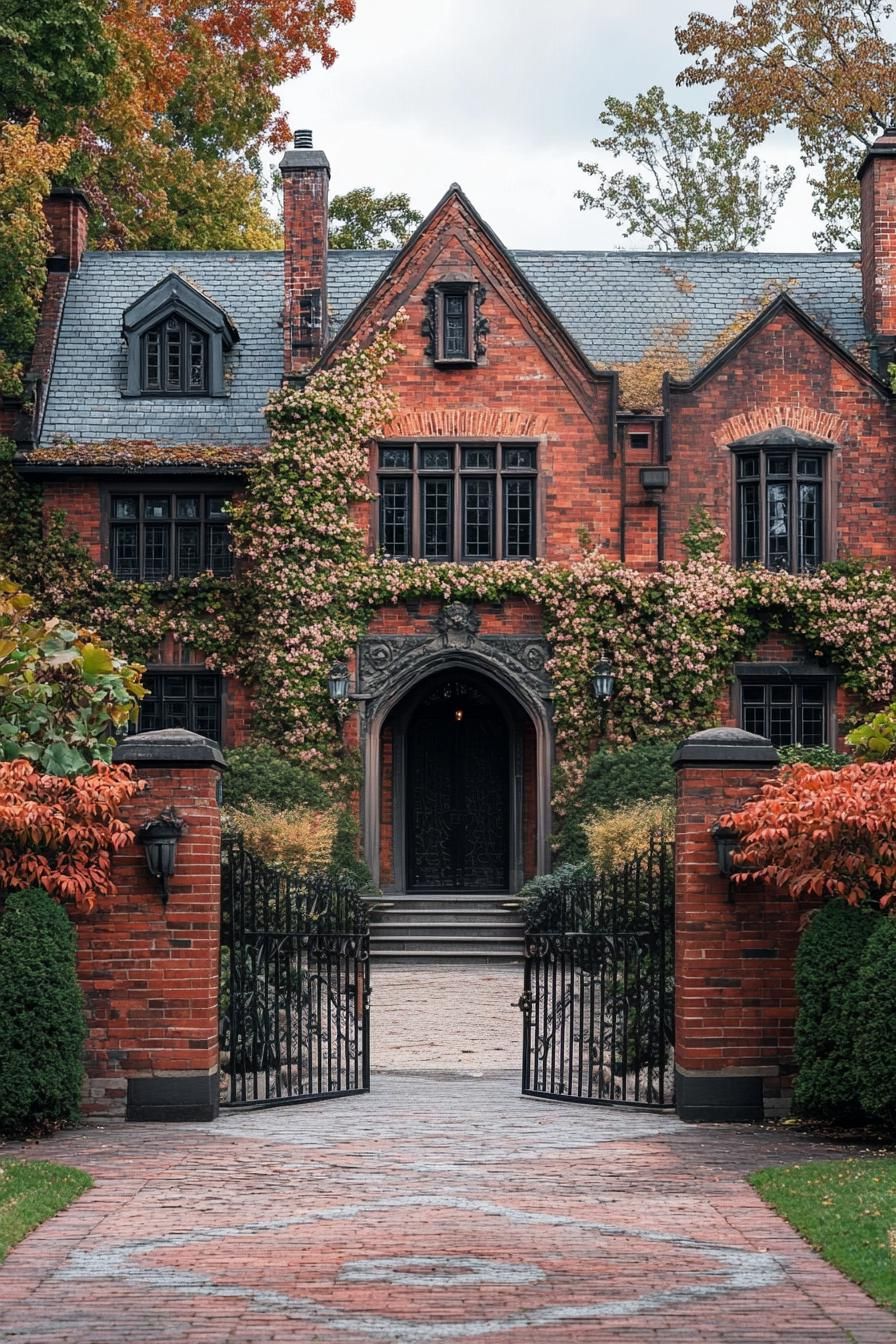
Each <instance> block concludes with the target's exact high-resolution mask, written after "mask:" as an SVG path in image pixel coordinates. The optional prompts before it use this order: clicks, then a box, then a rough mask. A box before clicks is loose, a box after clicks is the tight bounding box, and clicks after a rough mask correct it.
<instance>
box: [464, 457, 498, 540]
mask: <svg viewBox="0 0 896 1344" xmlns="http://www.w3.org/2000/svg"><path fill="white" fill-rule="evenodd" d="M463 487H464V516H463V543H464V556H465V557H466V558H467V559H469V560H488V559H490V558H491V557H492V555H493V554H494V515H495V483H494V481H492V480H490V479H489V478H488V477H484V478H481V479H480V478H477V477H473V478H471V479H469V480H465V481H464V483H463Z"/></svg>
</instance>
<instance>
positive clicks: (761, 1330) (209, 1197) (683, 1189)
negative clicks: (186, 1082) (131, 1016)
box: [0, 981, 896, 1344]
mask: <svg viewBox="0 0 896 1344" xmlns="http://www.w3.org/2000/svg"><path fill="white" fill-rule="evenodd" d="M430 989H431V992H432V995H433V997H436V994H435V990H436V987H435V984H434V982H430ZM380 990H381V993H384V992H385V984H384V982H382V981H381V982H380ZM495 993H496V995H497V991H495ZM496 1001H497V1000H496ZM471 1005H472V998H471V997H470V996H469V995H468V997H467V1001H466V1007H467V1008H468V1009H470V1010H471V1011H472V1008H471ZM463 1006H464V1005H463V1004H456V1007H455V1011H456V1012H458V1013H459V1012H460V1011H461V1009H462V1008H463ZM473 1015H474V1017H475V1013H474V1014H473ZM443 1020H444V1021H445V1026H446V1038H447V1039H449V1041H450V1039H451V1036H452V1033H451V1031H450V1030H448V1029H447V1028H448V1027H449V1022H448V1020H447V1018H446V1019H443ZM476 1030H477V1032H478V1028H477V1029H476ZM474 1034H476V1033H474ZM451 1049H455V1046H451ZM393 1059H399V1060H400V1055H399V1054H398V1052H397V1048H396V1050H395V1051H393ZM446 1062H449V1063H450V1061H446ZM436 1063H439V1061H438V1059H437V1060H436ZM4 1151H7V1152H12V1151H16V1150H15V1149H14V1148H13V1147H12V1146H9V1147H8V1148H7V1149H6V1150H4ZM27 1155H28V1156H34V1157H44V1158H50V1159H54V1160H58V1161H65V1162H70V1163H73V1164H75V1165H78V1166H82V1167H84V1168H86V1169H87V1170H88V1171H90V1172H92V1174H93V1175H94V1177H95V1179H96V1182H97V1184H96V1187H95V1189H94V1190H93V1191H91V1192H90V1193H88V1194H87V1195H86V1196H85V1197H84V1198H83V1199H81V1200H80V1201H79V1202H78V1203H77V1204H75V1205H74V1206H73V1207H72V1208H71V1209H70V1210H68V1211H67V1212H65V1213H62V1214H60V1215H58V1216H57V1217H56V1218H54V1219H52V1220H51V1221H50V1222H49V1223H47V1224H45V1225H44V1226H43V1227H42V1228H40V1229H39V1230H38V1231H37V1232H36V1233H34V1234H33V1235H32V1236H31V1237H29V1238H28V1239H27V1240H26V1241H25V1242H24V1243H22V1244H21V1245H20V1246H19V1247H17V1248H16V1249H15V1250H14V1251H12V1253H11V1254H10V1256H9V1258H8V1260H7V1262H6V1264H5V1265H4V1267H3V1268H2V1269H0V1340H3V1341H16V1342H17V1344H25V1342H26V1341H27V1344H157V1342H158V1341H162V1342H164V1344H237V1341H239V1344H284V1342H285V1341H290V1344H292V1341H302V1344H304V1342H305V1341H308V1342H309V1344H312V1342H313V1344H317V1342H319V1344H336V1341H338V1342H339V1344H369V1342H370V1341H386V1344H393V1342H394V1344H419V1342H421V1341H428V1340H440V1341H451V1340H458V1341H461V1340H463V1341H484V1340H487V1339H492V1338H494V1339H496V1340H504V1339H506V1340H507V1341H508V1344H518V1342H519V1344H521V1342H522V1341H533V1344H561V1341H562V1342H563V1344H566V1341H574V1342H575V1344H579V1341H589V1340H599V1341H601V1344H617V1342H618V1344H623V1342H625V1344H632V1342H634V1341H642V1340H643V1341H652V1340H656V1341H659V1340H662V1341H663V1344H766V1342H767V1341H772V1340H786V1341H787V1342H788V1344H835V1342H836V1344H841V1342H842V1344H847V1341H849V1342H850V1344H885V1342H886V1344H891V1342H892V1341H896V1320H894V1318H893V1317H892V1316H891V1315H890V1314H889V1313H887V1312H885V1311H883V1310H881V1309H880V1308H878V1307H876V1306H874V1304H873V1303H872V1302H871V1301H870V1300H869V1299H868V1298H867V1297H866V1296H865V1295H864V1294H863V1293H862V1292H861V1291H860V1290H859V1289H858V1288H857V1287H855V1286H854V1285H852V1284H850V1283H848V1282H847V1281H846V1280H845V1279H843V1278H842V1277H841V1276H840V1275H839V1274H838V1273H837V1272H836V1271H835V1270H833V1269H831V1268H830V1267H829V1266H827V1265H826V1264H824V1262H823V1261H822V1260H820V1259H819V1258H818V1257H817V1256H816V1255H814V1254H813V1253H812V1252H811V1251H810V1250H809V1248H808V1247H807V1246H805V1245H804V1243H803V1242H802V1241H801V1240H800V1239H799V1237H797V1236H796V1235H795V1234H794V1233H793V1232H792V1231H791V1230H790V1229H789V1228H788V1227H787V1226H786V1225H785V1224H784V1223H782V1222H781V1221H780V1220H779V1219H777V1218H776V1217H775V1216H774V1215H773V1214H772V1213H770V1212H769V1211H768V1210H767V1209H766V1208H765V1206H764V1205H763V1204H762V1203H761V1201H760V1200H759V1199H758V1198H757V1197H756V1196H755V1195H754V1194H753V1192H752V1191H751V1189H750V1188H749V1186H747V1185H746V1183H745V1182H744V1180H743V1174H744V1173H746V1172H748V1171H751V1170H753V1169H754V1168H756V1167H759V1166H762V1165H764V1164H767V1163H772V1162H793V1161H805V1160H809V1159H811V1158H814V1157H826V1156H830V1155H831V1150H830V1149H827V1148H825V1147H823V1146H822V1145H820V1144H817V1143H814V1142H812V1141H810V1140H807V1139H805V1138H803V1137H801V1136H799V1135H794V1134H789V1133H784V1134H769V1133H767V1132H763V1131H761V1130H756V1129H750V1128H748V1127H733V1126H732V1127H727V1126H726V1127H722V1126H719V1127H688V1126H684V1125H682V1124H681V1123H680V1122H679V1121H677V1120H676V1119H675V1118H674V1117H672V1116H669V1115H663V1114H655V1113H648V1112H640V1113H639V1112H634V1111H626V1110H623V1109H621V1108H617V1109H601V1108H592V1107H583V1106H575V1105H569V1104H565V1105H564V1104H555V1103H544V1102H538V1101H533V1100H523V1099H521V1098H520V1097H519V1095H518V1078H517V1076H516V1074H515V1073H511V1072H504V1071H501V1072H494V1071H488V1072H485V1073H484V1076H481V1077H471V1076H463V1075H462V1074H459V1073H454V1074H451V1073H448V1072H435V1071H433V1072H431V1073H424V1072H417V1073H406V1074H401V1073H391V1074H382V1075H380V1076H379V1077H377V1076H376V1075H375V1076H374V1082H373V1090H372V1092H371V1094H370V1095H369V1096H366V1097H356V1098H350V1099H345V1100H336V1101H333V1102H330V1103H320V1104H315V1105H301V1106H291V1107H282V1108H276V1109H271V1110H266V1111H255V1112H248V1113H243V1114H229V1115H227V1116H226V1117H224V1118H223V1119H222V1120H220V1121H218V1122H217V1123H215V1124H208V1125H193V1126H188V1125H174V1126H161V1125H157V1126H152V1125H123V1124H109V1125H105V1126H98V1125H92V1126H90V1127H88V1128H85V1129H82V1130H79V1131H76V1132H72V1133H68V1134H62V1135H58V1136H56V1137H55V1138H53V1139H51V1140H48V1141H46V1142H43V1143H40V1144H38V1145H36V1146H29V1147H28V1149H27Z"/></svg>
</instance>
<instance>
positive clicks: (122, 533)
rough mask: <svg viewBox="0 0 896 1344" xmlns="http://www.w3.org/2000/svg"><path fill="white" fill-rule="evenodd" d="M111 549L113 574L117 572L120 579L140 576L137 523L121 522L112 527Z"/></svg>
mask: <svg viewBox="0 0 896 1344" xmlns="http://www.w3.org/2000/svg"><path fill="white" fill-rule="evenodd" d="M111 550H112V554H111V557H110V564H111V569H112V573H113V574H117V575H118V577H119V578H120V579H137V578H139V577H140V556H139V554H138V551H137V524H136V523H124V524H121V523H119V524H117V525H116V526H115V527H113V528H112V547H111Z"/></svg>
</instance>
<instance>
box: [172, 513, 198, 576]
mask: <svg viewBox="0 0 896 1344" xmlns="http://www.w3.org/2000/svg"><path fill="white" fill-rule="evenodd" d="M201 568H202V542H201V537H200V532H199V528H198V527H194V526H193V525H192V524H191V525H188V526H181V527H179V528H178V529H177V574H178V577H180V578H186V577H187V576H189V575H192V574H198V573H199V571H200V569H201Z"/></svg>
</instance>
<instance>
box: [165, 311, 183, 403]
mask: <svg viewBox="0 0 896 1344" xmlns="http://www.w3.org/2000/svg"><path fill="white" fill-rule="evenodd" d="M181 343H182V342H181V329H180V323H179V322H178V320H177V318H175V317H169V319H168V321H167V323H166V324H165V386H166V388H168V389H169V390H171V391H174V392H179V391H180V390H181V367H182V365H181Z"/></svg>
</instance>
